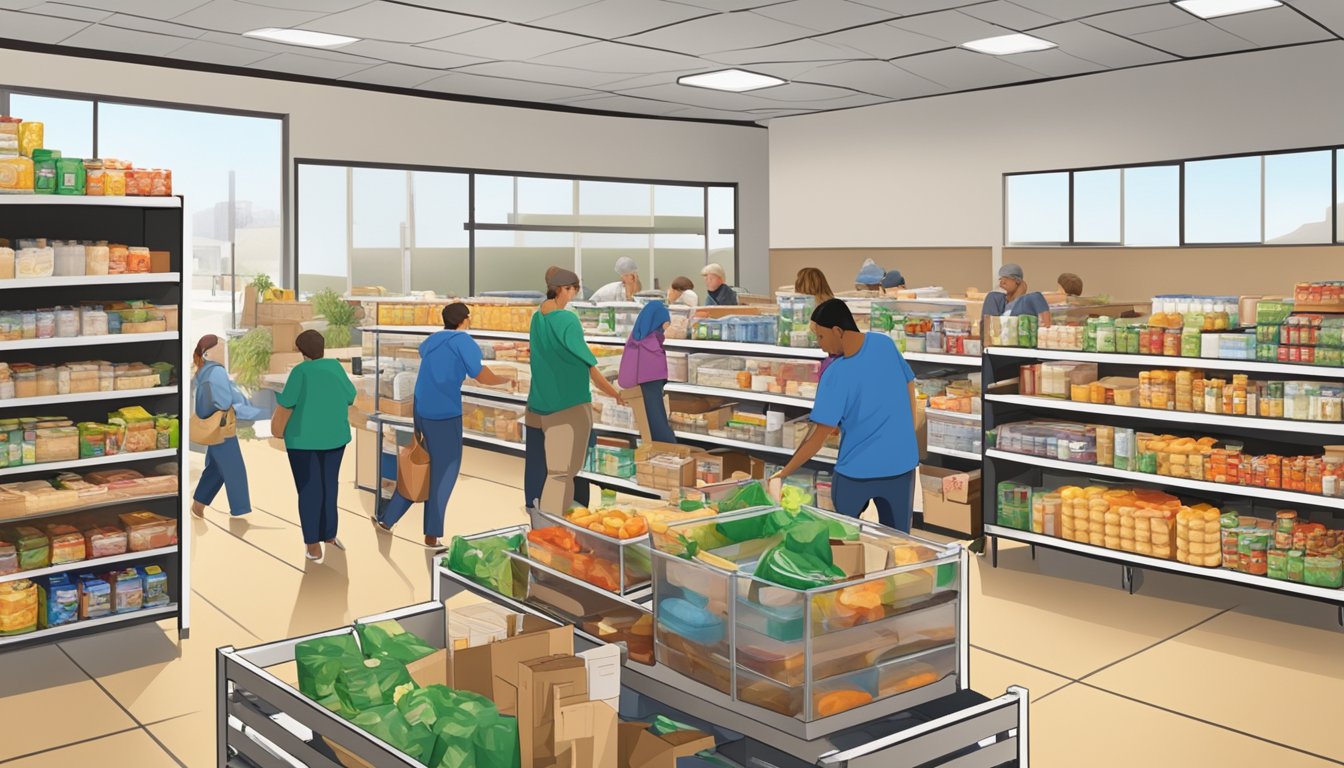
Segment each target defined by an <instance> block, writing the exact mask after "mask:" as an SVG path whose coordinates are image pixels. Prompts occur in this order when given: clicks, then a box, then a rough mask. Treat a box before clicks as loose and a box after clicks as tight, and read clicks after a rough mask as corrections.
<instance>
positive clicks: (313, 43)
mask: <svg viewBox="0 0 1344 768" xmlns="http://www.w3.org/2000/svg"><path fill="white" fill-rule="evenodd" d="M243 37H255V38H258V39H260V40H270V41H271V42H273V43H284V44H285V45H303V46H307V47H309V48H336V47H337V46H341V45H349V44H351V43H357V42H359V38H358V37H346V36H345V35H329V34H327V33H326V32H312V31H310V30H307V29H277V28H275V27H266V28H265V29H254V30H252V31H251V32H244V33H243Z"/></svg>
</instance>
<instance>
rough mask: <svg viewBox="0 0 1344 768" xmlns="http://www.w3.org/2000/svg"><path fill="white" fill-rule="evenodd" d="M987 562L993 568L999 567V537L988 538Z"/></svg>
mask: <svg viewBox="0 0 1344 768" xmlns="http://www.w3.org/2000/svg"><path fill="white" fill-rule="evenodd" d="M989 562H990V565H992V566H994V567H995V568H998V567H999V537H998V536H990V537H989Z"/></svg>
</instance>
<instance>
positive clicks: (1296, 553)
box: [1287, 549, 1307, 583]
mask: <svg viewBox="0 0 1344 768" xmlns="http://www.w3.org/2000/svg"><path fill="white" fill-rule="evenodd" d="M1306 554H1307V553H1305V552H1303V551H1302V550H1300V549H1290V550H1288V564H1287V572H1288V580H1289V581H1296V582H1298V583H1301V582H1302V580H1303V579H1304V578H1306V559H1307V558H1306Z"/></svg>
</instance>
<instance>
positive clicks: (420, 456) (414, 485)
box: [397, 431, 429, 502]
mask: <svg viewBox="0 0 1344 768" xmlns="http://www.w3.org/2000/svg"><path fill="white" fill-rule="evenodd" d="M397 493H399V494H401V495H402V496H403V497H404V498H405V499H406V500H407V501H411V502H421V501H427V500H428V499H429V449H428V448H426V447H425V437H424V435H422V434H420V432H419V431H417V432H416V433H415V435H414V436H413V437H412V438H411V444H410V445H408V446H406V447H405V448H402V449H401V452H400V453H398V454H397Z"/></svg>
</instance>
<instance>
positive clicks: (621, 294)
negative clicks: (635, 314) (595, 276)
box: [588, 256, 644, 302]
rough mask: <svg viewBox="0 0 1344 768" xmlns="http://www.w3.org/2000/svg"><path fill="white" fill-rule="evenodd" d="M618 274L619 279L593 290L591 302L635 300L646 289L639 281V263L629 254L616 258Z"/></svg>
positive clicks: (589, 298)
mask: <svg viewBox="0 0 1344 768" xmlns="http://www.w3.org/2000/svg"><path fill="white" fill-rule="evenodd" d="M616 274H617V275H618V276H619V277H620V279H619V280H617V281H615V282H611V283H607V284H606V285H604V286H602V287H601V288H598V289H597V290H596V291H593V295H592V296H589V297H588V300H589V301H591V302H599V301H634V300H635V294H636V293H639V292H640V291H642V290H644V288H643V286H642V285H641V284H640V282H639V264H637V263H635V260H634V259H632V258H630V257H629V256H622V257H621V258H619V259H617V260H616Z"/></svg>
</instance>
